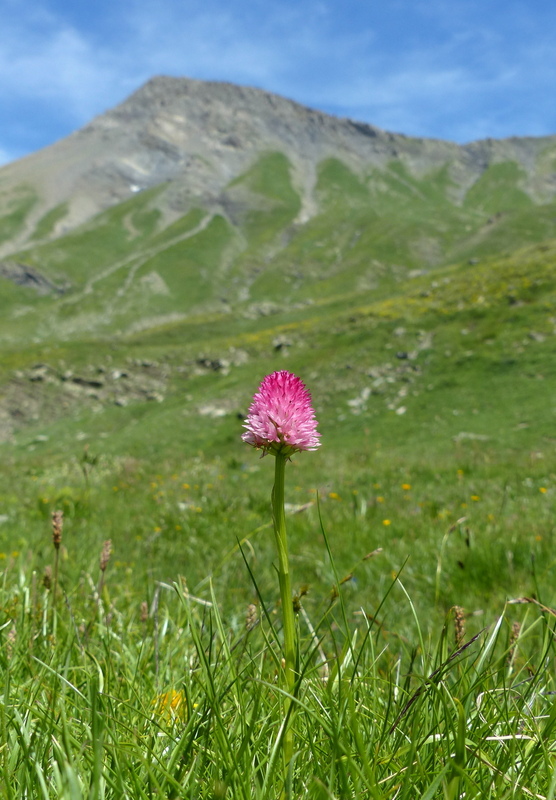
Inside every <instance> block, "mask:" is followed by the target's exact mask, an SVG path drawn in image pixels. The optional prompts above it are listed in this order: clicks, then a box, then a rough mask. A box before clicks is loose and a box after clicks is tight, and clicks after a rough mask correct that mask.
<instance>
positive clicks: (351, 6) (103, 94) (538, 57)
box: [0, 0, 556, 163]
mask: <svg viewBox="0 0 556 800" xmlns="http://www.w3.org/2000/svg"><path fill="white" fill-rule="evenodd" d="M0 20H1V23H0V163H5V162H7V161H10V160H12V159H15V158H18V157H20V156H23V155H25V154H27V153H29V152H32V151H34V150H37V149H39V148H41V147H44V146H46V145H47V144H50V143H51V142H53V141H56V140H57V139H60V138H62V137H64V136H67V135H68V134H69V133H71V132H72V131H73V130H76V129H77V128H79V127H81V126H82V125H84V124H85V123H86V122H88V121H89V120H90V119H91V117H93V116H94V115H96V114H99V113H102V112H103V111H105V110H107V109H108V108H110V107H111V106H113V105H115V104H116V103H118V102H120V101H121V100H123V99H124V98H125V97H127V95H129V94H130V93H131V92H132V91H134V90H135V89H136V88H138V87H139V86H140V85H141V84H142V83H144V82H145V81H146V80H148V79H149V78H150V77H151V76H152V75H156V74H166V75H186V76H189V77H193V78H202V79H210V80H226V81H231V82H234V83H240V84H246V85H250V86H257V87H260V88H263V89H267V90H269V91H273V92H276V93H278V94H281V95H284V96H286V97H290V98H292V99H294V100H297V101H298V102H300V103H303V104H305V105H308V106H311V107H314V108H319V109H321V110H323V111H327V112H329V113H332V114H337V115H339V116H347V117H351V118H352V119H357V120H362V121H366V122H370V123H372V124H374V125H378V126H379V127H381V128H385V129H386V130H392V131H397V132H401V133H406V134H409V135H414V136H427V137H434V138H441V139H450V140H452V141H457V142H467V141H471V140H474V139H480V138H485V137H488V136H491V137H494V138H499V137H505V136H513V135H518V136H525V135H533V136H538V135H544V134H555V133H556V97H555V95H556V3H555V2H554V0H274V2H269V1H268V0H203V2H192V1H191V0H154V1H151V2H149V0H120V2H118V0H65V1H64V0H0Z"/></svg>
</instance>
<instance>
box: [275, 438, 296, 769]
mask: <svg viewBox="0 0 556 800" xmlns="http://www.w3.org/2000/svg"><path fill="white" fill-rule="evenodd" d="M287 460H288V459H287V456H285V455H283V454H281V453H277V454H276V465H275V472H274V488H273V490H272V515H273V519H274V534H275V537H276V548H277V550H278V580H279V583H280V599H281V601H282V623H283V630H284V662H285V666H284V682H285V688H286V691H287V692H288V694H290V695H292V696H293V693H294V691H295V678H296V675H295V661H296V633H295V616H294V613H293V598H292V590H291V581H290V567H289V559H288V540H287V535H286V515H285V511H284V476H285V471H286V469H285V468H286V461H287ZM290 706H291V700H290V699H289V698H288V699H287V700H286V701H285V703H284V717H286V716H287V715H288V713H290ZM292 755H293V731H292V728H291V716H290V720H289V723H288V726H287V729H286V732H285V734H284V768H285V771H286V772H287V769H288V766H289V763H290V760H291V757H292ZM284 777H286V776H284Z"/></svg>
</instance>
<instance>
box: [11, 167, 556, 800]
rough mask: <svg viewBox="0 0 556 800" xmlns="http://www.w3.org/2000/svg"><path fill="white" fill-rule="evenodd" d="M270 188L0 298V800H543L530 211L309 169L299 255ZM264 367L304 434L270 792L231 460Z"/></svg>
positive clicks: (266, 670) (260, 474)
mask: <svg viewBox="0 0 556 800" xmlns="http://www.w3.org/2000/svg"><path fill="white" fill-rule="evenodd" d="M292 174H293V173H292V170H291V166H290V165H289V164H288V163H287V161H286V160H285V159H284V158H283V157H282V156H280V155H279V154H269V155H268V156H265V157H264V158H262V159H261V161H260V162H258V163H257V164H256V165H255V166H254V167H253V169H252V170H250V171H249V172H248V173H246V175H245V176H243V178H242V179H241V180H240V181H238V182H236V183H235V184H234V185H232V186H230V187H229V192H230V193H231V195H233V193H234V192H238V193H243V194H241V196H242V197H243V198H249V197H251V198H253V197H257V198H258V200H257V203H256V204H254V205H252V206H250V205H249V202H247V201H246V207H245V209H244V210H245V214H244V215H243V216H241V215H239V216H238V217H236V218H233V219H232V218H227V217H226V216H225V215H224V212H223V213H222V214H220V213H214V210H213V211H210V212H208V211H205V210H204V209H200V208H198V209H193V210H187V209H183V215H182V216H180V217H178V218H177V219H175V220H174V221H173V222H172V223H171V224H168V225H166V222H165V217H164V216H163V215H162V214H161V213H159V210H158V206H157V203H158V201H159V198H160V195H158V194H157V192H158V191H160V192H162V191H163V188H160V189H159V190H157V191H153V192H151V193H149V192H145V193H140V194H138V195H136V196H134V197H133V198H132V199H131V200H130V201H128V202H127V203H126V204H122V206H117V207H115V208H113V209H110V210H108V211H106V212H104V213H103V214H102V215H100V216H99V217H98V218H97V219H96V220H94V221H92V222H91V223H90V224H89V225H88V226H86V227H84V228H83V229H81V230H79V231H75V232H74V233H73V234H70V235H69V236H66V237H63V239H61V240H59V241H57V242H50V243H48V244H44V245H43V244H38V243H37V244H36V245H35V246H34V247H33V248H32V249H31V250H30V251H27V252H26V254H20V255H21V260H25V259H27V257H28V261H29V263H35V264H37V265H38V264H39V263H40V264H43V265H44V266H45V271H48V274H49V275H51V277H53V278H56V279H57V278H60V277H63V276H65V277H67V278H68V279H70V280H71V281H72V282H73V285H72V288H71V290H70V291H69V292H68V293H66V295H64V296H62V297H61V298H54V297H40V298H39V297H37V296H36V295H34V294H33V292H32V290H29V289H23V288H21V287H14V286H12V285H11V284H9V285H8V284H6V287H5V291H4V290H3V292H2V298H3V299H2V315H1V316H2V318H1V320H0V335H1V336H2V337H3V338H2V359H1V363H0V387H1V388H0V431H2V434H3V436H4V441H3V442H2V444H0V456H1V460H0V477H1V481H0V567H1V568H2V580H1V582H0V636H1V637H2V648H1V656H0V660H1V662H2V670H1V672H0V676H1V677H0V726H1V730H2V734H1V736H0V770H1V771H2V778H1V779H0V797H2V798H4V797H5V798H14V800H15V798H18V799H19V798H20V797H21V798H23V797H29V798H35V797H36V798H41V800H45V799H46V798H50V797H59V798H63V799H64V800H65V799H66V798H67V800H74V799H80V798H85V797H86V798H87V800H96V798H99V800H100V798H115V799H116V798H118V800H119V798H126V797H129V798H134V800H135V798H154V797H169V798H170V797H173V798H182V797H183V798H219V797H222V798H224V797H234V798H236V797H237V798H243V797H245V798H247V797H249V798H253V797H255V798H258V797H260V798H265V800H266V798H268V797H278V796H280V794H281V793H282V791H283V790H284V796H285V797H292V798H293V797H305V796H306V797H308V798H315V799H316V800H321V798H322V799H323V800H324V798H344V797H354V798H358V797H360V798H365V799H366V798H369V797H370V798H381V799H382V798H385V799H386V798H392V800H393V799H394V798H408V800H409V798H415V797H419V798H444V800H446V799H447V798H448V799H452V798H453V799H454V800H455V798H459V797H464V796H465V797H466V798H468V797H475V798H492V799H493V800H494V798H497V799H498V798H508V800H509V798H521V797H523V798H526V797H527V798H530V797H544V798H548V797H550V798H554V796H555V795H556V782H555V781H554V777H553V773H554V753H555V742H556V737H555V735H554V720H555V719H556V713H555V710H554V696H553V694H552V693H553V692H554V691H556V687H555V686H554V679H553V675H554V666H555V664H554V652H553V647H554V620H555V616H556V612H555V611H554V608H555V607H556V599H555V596H554V581H553V572H554V566H555V556H554V552H555V546H554V545H555V542H554V537H555V535H556V528H555V525H554V508H555V499H556V455H555V451H554V442H555V436H554V424H555V418H556V405H555V403H554V397H555V396H556V368H555V366H554V365H555V364H556V360H555V357H556V352H555V348H556V339H555V331H556V323H555V318H554V303H555V300H556V297H555V293H556V272H555V268H556V250H555V244H554V240H551V239H550V238H549V237H550V235H553V230H554V221H553V219H552V216H551V215H553V207H552V205H545V206H531V205H530V204H529V203H526V202H525V201H524V200H523V197H522V196H521V194H520V192H521V189H520V180H521V177H520V174H519V172H518V171H517V170H516V168H515V165H497V167H496V168H492V169H491V170H489V171H488V172H487V173H485V175H484V176H483V178H482V179H481V180H480V181H479V183H478V184H476V185H475V187H474V189H473V190H471V192H470V195H469V196H468V200H467V202H466V203H464V206H463V207H459V206H456V205H454V204H452V202H451V201H450V199H449V198H450V197H451V192H452V191H453V188H454V187H453V186H452V184H451V181H450V178H449V176H448V173H447V172H446V170H439V171H437V172H435V173H433V174H430V175H428V176H422V177H421V178H419V179H417V178H415V177H414V176H412V175H411V174H409V172H408V171H407V170H405V169H402V168H400V167H399V166H396V165H391V167H389V168H388V170H386V171H384V172H383V173H381V174H380V175H379V174H375V173H373V174H371V175H369V176H357V175H355V174H354V173H352V172H351V171H350V170H349V169H348V168H347V167H346V166H345V165H343V164H342V163H341V162H339V161H334V160H330V161H327V162H325V163H323V164H322V165H321V168H320V171H319V175H318V183H317V187H316V192H315V197H316V198H317V202H318V213H317V214H316V215H315V216H314V217H313V218H312V219H311V220H309V221H308V222H307V223H305V224H303V225H301V224H299V223H297V222H295V220H296V218H297V215H298V212H299V196H298V194H297V192H296V191H295V189H294V181H293V177H292ZM502 200H507V204H506V206H504V207H502V205H501V202H502ZM396 208H397V209H398V215H397V216H396V215H395V214H394V210H395V209H396ZM497 212H501V215H500V216H497V217H496V219H495V220H494V221H493V222H492V223H488V220H487V219H485V215H486V214H487V213H488V214H497ZM52 224H54V216H52V217H51V218H50V220H46V221H45V220H44V219H43V221H42V222H41V223H39V225H42V229H43V232H44V235H47V232H48V230H49V228H48V226H49V225H52ZM466 226H469V229H467V228H466ZM50 229H51V228H50ZM435 242H436V245H435V244H434V243H435ZM433 245H434V246H433ZM439 253H440V256H438V254H439ZM477 253H479V254H480V261H479V262H478V263H475V261H474V262H473V263H469V259H470V258H471V256H472V255H473V256H476V254H477ZM24 255H25V259H24V257H23V256H24ZM18 258H19V256H18ZM437 258H439V260H438V261H437V260H436V259H437ZM432 262H435V263H432ZM413 268H416V269H417V272H416V273H410V270H411V269H413ZM155 273H156V275H158V276H159V278H160V279H161V280H162V281H163V282H164V285H165V286H167V287H168V291H169V294H164V293H163V292H159V293H158V294H157V293H156V292H150V293H149V290H148V285H149V284H148V281H147V283H145V282H144V281H143V279H144V278H146V277H147V278H148V277H149V276H152V275H153V274H155ZM410 274H411V275H412V277H410ZM88 280H89V281H90V291H88V292H84V291H83V287H84V286H85V284H86V282H87V281H88ZM152 285H154V284H152ZM159 288H160V285H159ZM124 289H125V291H124ZM223 299H226V300H227V304H224V303H223V302H222V300H223ZM266 301H268V302H269V303H272V304H273V305H272V308H271V312H272V313H269V312H268V311H266V310H265V309H264V303H265V302H266ZM261 304H262V305H261ZM224 306H225V307H224ZM257 309H259V310H257ZM261 309H262V310H261ZM145 317H149V318H152V320H153V322H152V325H151V326H147V327H146V328H144V329H139V328H138V327H137V328H136V329H134V328H133V326H134V325H136V324H137V323H143V322H144V320H145ZM130 330H131V331H132V332H131V333H130ZM37 364H43V365H46V367H45V368H44V370H45V372H44V375H43V377H42V379H40V378H39V377H38V374H37V370H36V369H34V367H35V366H36V365H37ZM283 368H286V369H289V370H291V371H293V372H295V373H296V374H299V375H300V376H301V377H302V378H303V379H304V380H305V382H306V383H307V386H308V388H309V389H310V391H311V393H312V396H313V401H314V405H315V409H316V415H317V418H318V420H319V429H320V431H321V433H322V448H321V449H320V450H318V451H317V452H315V453H303V454H299V455H297V456H295V457H294V458H293V459H292V462H291V463H290V464H288V465H287V470H286V473H287V475H286V479H287V481H286V502H287V503H288V504H289V505H288V514H287V524H288V534H289V539H290V552H291V572H292V581H293V587H294V593H295V594H296V595H297V600H298V601H299V602H300V604H301V608H302V611H301V610H299V611H298V620H299V631H300V654H299V659H300V673H301V674H302V679H301V680H300V682H299V686H298V688H297V690H296V695H295V708H296V713H295V718H294V722H293V729H294V749H295V752H296V755H295V757H294V759H293V761H292V764H291V773H290V775H289V777H287V779H286V785H285V787H284V771H283V765H282V761H281V745H280V741H281V739H280V737H281V733H280V729H281V723H282V721H283V720H282V716H281V715H282V710H283V707H284V706H283V702H282V698H281V695H280V686H281V683H280V680H279V677H278V676H279V672H280V659H281V622H280V620H281V614H280V605H279V591H278V585H277V580H276V569H275V564H276V554H275V552H274V545H273V539H272V520H271V516H270V489H271V483H272V473H273V462H272V459H271V458H270V457H269V458H265V459H262V460H261V459H259V458H258V456H257V454H256V453H255V452H253V451H252V450H251V449H250V448H249V447H247V446H246V445H244V444H243V443H242V442H241V440H240V437H241V432H242V420H243V418H244V416H245V413H246V409H247V407H248V404H249V402H250V399H251V397H252V394H253V392H254V391H255V389H256V387H257V385H258V382H259V381H260V379H261V378H262V377H263V376H264V375H265V374H267V373H269V372H271V371H273V370H275V369H283ZM38 372H40V369H39V370H38ZM6 431H7V432H6ZM56 509H61V510H63V511H64V515H65V526H64V532H63V540H62V548H61V550H60V556H59V565H58V567H59V580H58V585H59V591H58V595H57V597H56V598H55V597H54V588H53V583H52V577H51V578H50V585H49V586H48V579H47V580H46V585H45V582H44V575H45V570H47V568H48V567H50V568H53V567H54V563H55V553H54V550H53V546H52V537H51V530H50V515H51V512H52V511H54V510H56ZM108 539H110V540H111V542H112V547H113V554H112V557H111V560H110V562H109V564H108V567H107V569H106V573H105V574H104V575H103V576H101V575H100V571H99V558H100V554H101V551H102V548H103V543H104V542H105V541H106V540H108ZM520 598H521V599H522V600H523V598H525V599H526V601H523V602H519V603H516V602H514V601H516V600H518V599H520ZM296 602H297V601H296ZM250 606H255V610H256V615H257V620H256V624H253V623H254V617H253V614H254V613H255V611H254V610H253V608H250ZM456 606H457V607H461V608H462V609H463V612H462V613H463V615H464V621H465V631H464V632H463V633H462V631H461V628H458V629H457V635H458V637H459V638H458V641H457V644H456V641H455V638H454V637H455V635H456V630H455V626H454V607H456ZM247 614H249V615H250V616H249V619H250V627H249V629H246V627H245V626H246V617H247ZM458 614H459V612H458ZM518 626H519V628H518ZM512 631H513V633H512ZM518 631H519V633H517V632H518ZM516 635H518V639H517V642H516V641H515V637H516ZM462 636H463V638H461V637H462ZM475 636H477V638H476V639H474V637H475ZM467 643H469V644H468V646H465V644H467ZM461 648H464V649H461Z"/></svg>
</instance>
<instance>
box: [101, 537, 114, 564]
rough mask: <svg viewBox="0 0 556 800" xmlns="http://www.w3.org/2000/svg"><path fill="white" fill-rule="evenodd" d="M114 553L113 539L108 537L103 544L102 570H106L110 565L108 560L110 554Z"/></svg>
mask: <svg viewBox="0 0 556 800" xmlns="http://www.w3.org/2000/svg"><path fill="white" fill-rule="evenodd" d="M111 555H112V539H107V540H106V541H105V542H104V544H103V545H102V551H101V554H100V571H101V572H104V571H105V570H106V567H107V566H108V562H109V561H110V556H111Z"/></svg>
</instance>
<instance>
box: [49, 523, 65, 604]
mask: <svg viewBox="0 0 556 800" xmlns="http://www.w3.org/2000/svg"><path fill="white" fill-rule="evenodd" d="M63 527H64V512H63V511H53V512H52V544H53V545H54V552H55V557H54V581H53V588H52V607H53V608H56V595H57V593H58V562H59V560H60V545H61V544H62V528H63Z"/></svg>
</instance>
